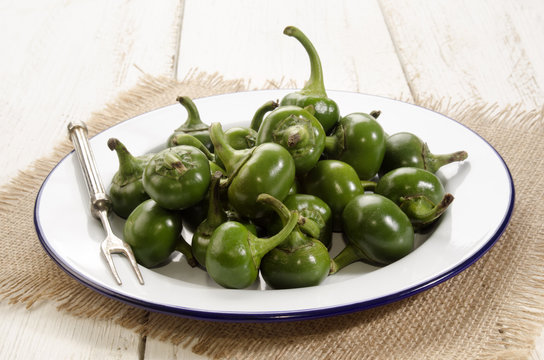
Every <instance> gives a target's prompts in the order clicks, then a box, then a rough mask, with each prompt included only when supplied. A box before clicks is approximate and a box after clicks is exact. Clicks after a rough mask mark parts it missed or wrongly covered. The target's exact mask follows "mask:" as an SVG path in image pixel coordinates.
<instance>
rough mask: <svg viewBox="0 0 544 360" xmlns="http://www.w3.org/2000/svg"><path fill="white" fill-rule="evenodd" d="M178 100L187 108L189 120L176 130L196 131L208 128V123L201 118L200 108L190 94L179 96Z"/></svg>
mask: <svg viewBox="0 0 544 360" xmlns="http://www.w3.org/2000/svg"><path fill="white" fill-rule="evenodd" d="M176 101H177V102H179V103H180V104H181V105H182V106H183V107H184V108H185V109H186V110H187V120H186V121H185V123H183V124H182V125H181V126H180V127H179V128H177V129H176V130H175V131H188V130H189V131H195V130H207V129H208V125H206V124H204V123H203V122H202V120H201V119H200V114H199V113H198V109H197V107H196V105H195V103H194V102H193V100H191V98H189V97H188V96H178V97H177V98H176Z"/></svg>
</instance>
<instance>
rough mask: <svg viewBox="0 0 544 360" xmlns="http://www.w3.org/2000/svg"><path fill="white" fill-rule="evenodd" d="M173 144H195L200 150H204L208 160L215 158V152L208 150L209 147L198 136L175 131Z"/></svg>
mask: <svg viewBox="0 0 544 360" xmlns="http://www.w3.org/2000/svg"><path fill="white" fill-rule="evenodd" d="M172 145H175V146H177V145H189V146H194V147H196V148H197V149H198V150H200V151H202V152H203V153H204V155H206V157H207V158H208V160H212V161H213V160H214V156H213V154H212V153H211V152H210V150H208V148H207V147H206V146H205V145H204V144H203V143H202V142H201V141H200V140H198V139H197V138H196V137H194V136H193V135H190V134H186V133H174V135H173V137H172Z"/></svg>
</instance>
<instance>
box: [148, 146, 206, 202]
mask: <svg viewBox="0 0 544 360" xmlns="http://www.w3.org/2000/svg"><path fill="white" fill-rule="evenodd" d="M210 178H211V174H210V165H209V161H208V158H207V157H206V155H204V153H203V152H202V151H200V150H198V149H197V148H195V147H193V146H187V145H178V146H174V147H170V148H167V149H164V150H162V151H160V152H158V153H157V154H156V155H155V156H153V158H152V159H151V160H150V161H149V163H148V164H147V166H146V167H145V170H144V174H143V185H144V189H145V191H146V192H147V193H148V194H149V196H150V197H151V198H152V199H153V200H155V201H156V202H157V203H158V204H159V205H160V206H162V207H163V208H165V209H170V210H182V209H186V208H188V207H190V206H193V205H195V204H197V203H198V202H200V201H201V200H202V199H204V197H205V196H206V193H207V192H208V187H209V184H210Z"/></svg>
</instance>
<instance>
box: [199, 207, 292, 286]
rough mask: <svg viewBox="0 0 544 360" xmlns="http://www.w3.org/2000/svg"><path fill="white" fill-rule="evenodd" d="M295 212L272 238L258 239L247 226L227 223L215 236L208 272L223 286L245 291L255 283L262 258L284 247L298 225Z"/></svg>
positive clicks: (209, 250)
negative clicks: (284, 243) (279, 246)
mask: <svg viewBox="0 0 544 360" xmlns="http://www.w3.org/2000/svg"><path fill="white" fill-rule="evenodd" d="M298 217H299V215H298V213H297V212H296V211H293V212H292V213H291V216H290V217H289V221H288V222H287V224H286V225H285V226H284V227H283V229H281V231H280V232H278V233H277V234H275V235H274V236H271V237H269V238H258V237H257V236H255V235H254V234H252V233H251V231H249V230H248V229H247V228H246V227H245V226H244V225H243V224H241V223H239V222H237V221H227V222H225V223H223V224H222V225H220V226H219V227H217V228H216V229H215V231H214V232H213V234H212V236H211V238H210V243H209V245H208V250H207V251H206V271H207V272H208V274H209V275H210V277H211V278H212V279H213V280H214V281H215V282H216V283H218V284H219V285H221V286H223V287H226V288H234V289H243V288H246V287H248V286H250V285H251V284H253V282H255V280H256V279H257V276H258V275H259V266H260V263H261V259H262V257H263V256H264V255H265V254H266V253H267V252H269V251H270V250H272V249H273V248H275V247H276V246H277V245H279V244H280V243H282V242H283V241H284V240H285V239H286V238H287V237H288V236H289V234H290V233H291V232H292V231H293V229H294V228H295V226H296V225H297V221H298Z"/></svg>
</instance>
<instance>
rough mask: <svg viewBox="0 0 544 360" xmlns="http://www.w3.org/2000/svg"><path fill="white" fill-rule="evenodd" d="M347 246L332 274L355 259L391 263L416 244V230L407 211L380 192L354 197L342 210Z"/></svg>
mask: <svg viewBox="0 0 544 360" xmlns="http://www.w3.org/2000/svg"><path fill="white" fill-rule="evenodd" d="M342 221H343V228H344V237H345V239H346V240H347V245H346V247H345V248H344V249H343V250H342V251H341V252H340V253H339V254H338V255H337V256H336V257H335V258H334V259H333V261H332V264H331V274H334V273H336V272H338V270H340V269H342V268H344V267H345V266H347V265H349V264H351V263H353V262H355V261H359V260H362V261H365V262H368V263H371V264H374V265H378V266H381V265H387V264H390V263H392V262H394V261H397V260H399V259H401V258H402V257H404V256H406V255H408V254H409V253H410V252H411V251H412V250H413V248H414V230H413V228H412V224H411V223H410V220H409V219H408V217H407V216H406V214H405V213H403V212H402V210H401V209H400V208H399V207H398V206H397V205H396V204H395V203H394V202H393V201H391V200H389V199H388V198H386V197H385V196H381V195H378V194H363V195H358V196H356V197H355V198H353V199H352V200H351V201H350V202H349V203H348V204H347V205H346V207H345V208H344V211H343V213H342Z"/></svg>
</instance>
